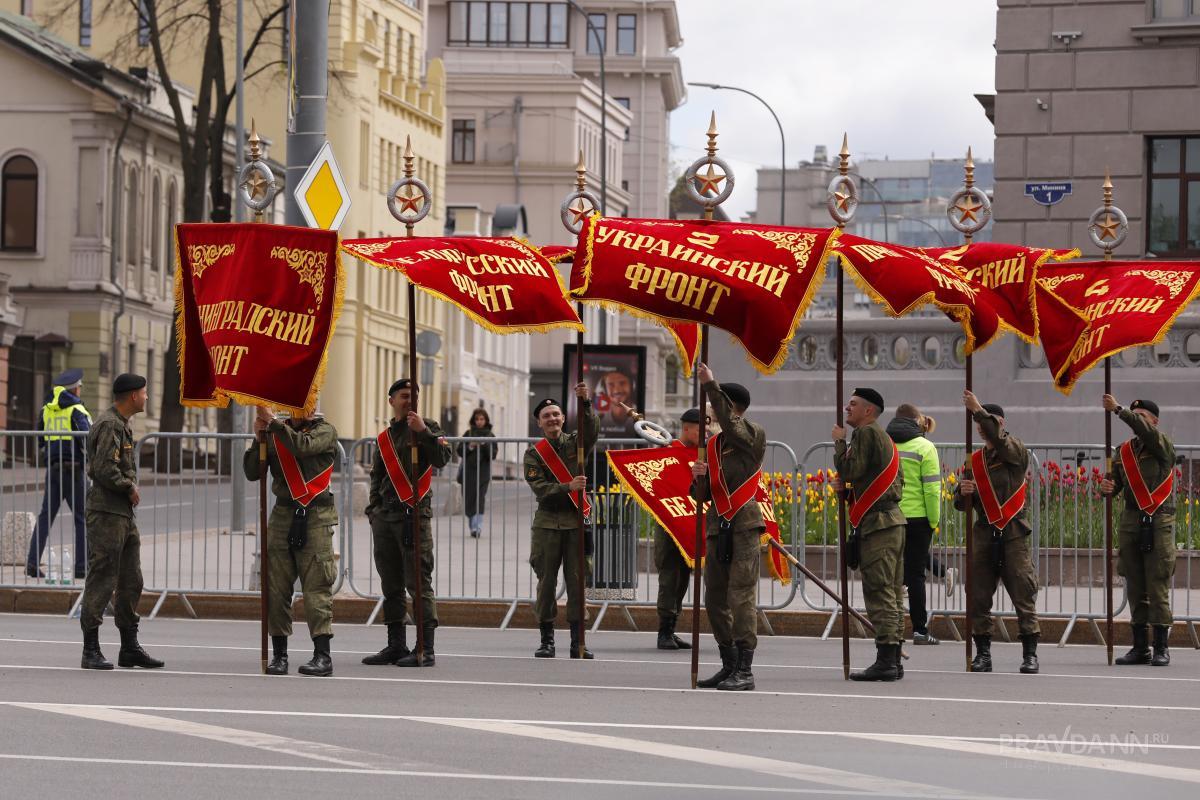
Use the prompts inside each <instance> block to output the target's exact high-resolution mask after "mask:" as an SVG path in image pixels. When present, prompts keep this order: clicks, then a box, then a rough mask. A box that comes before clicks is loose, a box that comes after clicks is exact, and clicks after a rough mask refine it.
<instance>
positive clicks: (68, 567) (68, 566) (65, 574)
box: [59, 547, 75, 586]
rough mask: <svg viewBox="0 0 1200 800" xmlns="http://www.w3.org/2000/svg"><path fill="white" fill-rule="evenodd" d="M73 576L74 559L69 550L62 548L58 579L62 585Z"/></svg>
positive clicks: (71, 579) (68, 581)
mask: <svg viewBox="0 0 1200 800" xmlns="http://www.w3.org/2000/svg"><path fill="white" fill-rule="evenodd" d="M74 578H75V559H73V558H72V557H71V551H70V550H68V549H67V548H65V547H64V548H63V552H62V579H61V580H60V581H59V582H60V583H62V584H63V585H64V586H66V585H67V584H69V583H71V581H73V580H74Z"/></svg>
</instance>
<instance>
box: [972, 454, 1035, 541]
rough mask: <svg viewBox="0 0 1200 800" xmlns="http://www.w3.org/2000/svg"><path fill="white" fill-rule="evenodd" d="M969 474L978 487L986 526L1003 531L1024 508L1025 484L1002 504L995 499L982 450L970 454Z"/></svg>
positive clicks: (1022, 483) (994, 491) (1024, 482)
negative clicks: (986, 522) (985, 516)
mask: <svg viewBox="0 0 1200 800" xmlns="http://www.w3.org/2000/svg"><path fill="white" fill-rule="evenodd" d="M971 474H972V475H973V476H974V477H975V484H976V485H977V486H978V487H979V502H980V503H982V504H983V512H984V514H986V515H987V521H988V524H989V525H991V526H992V527H993V528H996V529H997V530H1001V531H1002V530H1004V529H1005V528H1007V527H1008V523H1010V522H1012V521H1013V519H1014V518H1015V517H1016V516H1017V514H1019V513H1020V512H1021V509H1022V508H1024V507H1025V488H1026V486H1027V485H1028V484H1027V482H1026V481H1021V486H1020V487H1019V488H1018V489H1017V490H1016V491H1015V492H1013V493H1012V497H1009V498H1008V499H1007V500H1005V501H1004V503H1003V504H1002V503H1001V502H1000V501H999V499H997V497H996V490H995V488H994V487H993V486H992V476H991V473H989V472H988V469H987V461H986V460H985V458H984V451H983V450H976V451H975V452H974V453H971Z"/></svg>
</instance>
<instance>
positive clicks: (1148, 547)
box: [1138, 514, 1154, 553]
mask: <svg viewBox="0 0 1200 800" xmlns="http://www.w3.org/2000/svg"><path fill="white" fill-rule="evenodd" d="M1138 548H1139V549H1140V550H1141V551H1142V552H1143V553H1149V552H1152V551H1153V550H1154V517H1152V516H1150V515H1149V514H1142V520H1141V523H1140V524H1139V525H1138Z"/></svg>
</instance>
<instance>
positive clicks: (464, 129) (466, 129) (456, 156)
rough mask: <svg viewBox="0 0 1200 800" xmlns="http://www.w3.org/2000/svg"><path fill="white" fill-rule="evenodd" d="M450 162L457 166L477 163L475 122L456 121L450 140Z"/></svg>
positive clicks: (466, 120) (468, 120)
mask: <svg viewBox="0 0 1200 800" xmlns="http://www.w3.org/2000/svg"><path fill="white" fill-rule="evenodd" d="M450 161H452V162H453V163H455V164H474V163H475V120H473V119H456V120H454V123H453V126H452V134H451V138H450Z"/></svg>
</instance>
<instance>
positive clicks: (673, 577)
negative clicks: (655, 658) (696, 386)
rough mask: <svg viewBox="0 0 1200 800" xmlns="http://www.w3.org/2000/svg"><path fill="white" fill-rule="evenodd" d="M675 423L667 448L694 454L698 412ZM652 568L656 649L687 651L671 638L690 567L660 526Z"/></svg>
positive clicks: (684, 644)
mask: <svg viewBox="0 0 1200 800" xmlns="http://www.w3.org/2000/svg"><path fill="white" fill-rule="evenodd" d="M679 421H680V423H681V426H680V430H679V438H678V439H676V440H675V441H673V442H672V443H671V446H672V447H682V448H687V449H690V450H692V451H695V450H696V448H697V447H699V446H700V409H698V408H689V409H688V410H687V411H685V412H683V416H681V417H680V418H679ZM654 567H655V569H657V570H658V649H659V650H691V649H692V645H691V642H688V641H686V640H684V639H680V638H679V637H678V636H676V635H675V625H676V623H677V622H678V620H679V615H680V613H682V611H683V596H684V595H685V594H687V590H688V581H689V580H691V576H692V568H691V567H689V566H688V563H687V560H686V559H685V558H684V556H683V553H682V552H680V550H679V545H677V544H676V543H675V540H674V539H672V538H671V535H670V534H669V533H667V531H666V530H665V529H664V528H663V527H662V526H660V525H655V526H654Z"/></svg>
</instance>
